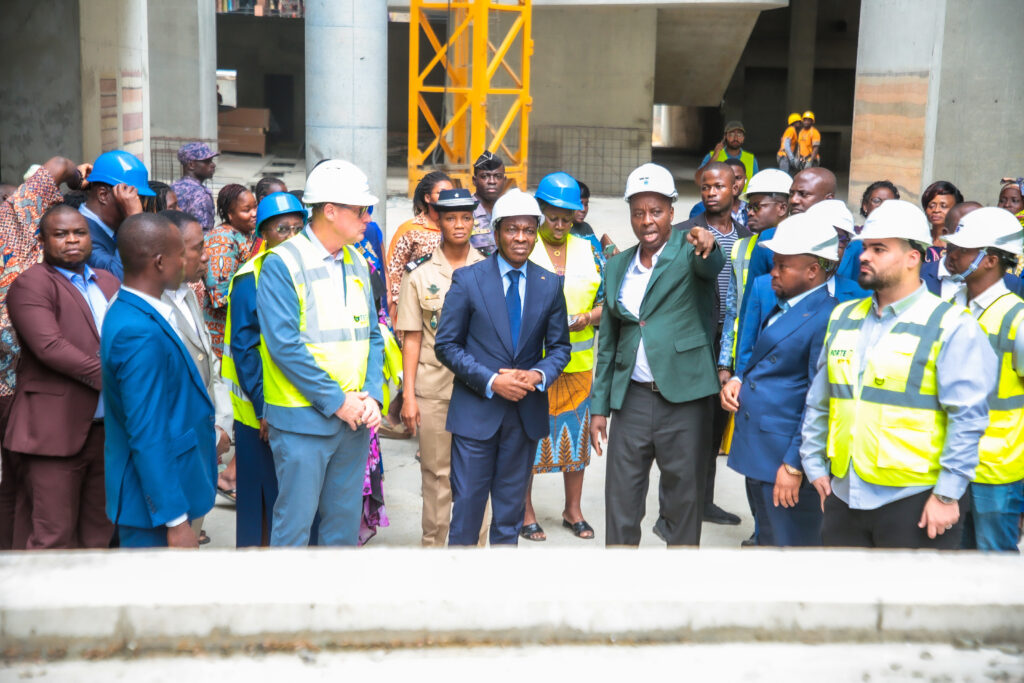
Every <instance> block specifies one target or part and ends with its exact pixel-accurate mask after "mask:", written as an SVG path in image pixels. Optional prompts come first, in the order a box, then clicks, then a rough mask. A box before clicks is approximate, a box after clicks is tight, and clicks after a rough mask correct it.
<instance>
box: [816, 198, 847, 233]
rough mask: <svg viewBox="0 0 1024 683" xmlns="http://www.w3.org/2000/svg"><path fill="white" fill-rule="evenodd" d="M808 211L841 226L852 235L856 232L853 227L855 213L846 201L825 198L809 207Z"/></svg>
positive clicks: (831, 223) (834, 226)
mask: <svg viewBox="0 0 1024 683" xmlns="http://www.w3.org/2000/svg"><path fill="white" fill-rule="evenodd" d="M806 213H809V214H812V215H814V216H815V217H817V218H819V219H820V220H823V221H825V222H826V223H828V224H829V225H831V226H832V227H833V228H839V229H840V230H842V231H843V232H848V233H850V234H851V235H854V234H856V232H857V231H856V230H854V229H853V214H852V213H850V210H849V209H848V208H846V202H843V201H842V200H839V199H823V200H822V201H820V202H818V203H817V204H814V205H812V206H811V208H809V209H807V211H806Z"/></svg>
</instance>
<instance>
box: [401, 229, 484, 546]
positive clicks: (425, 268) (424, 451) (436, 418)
mask: <svg viewBox="0 0 1024 683" xmlns="http://www.w3.org/2000/svg"><path fill="white" fill-rule="evenodd" d="M485 258H486V257H485V256H484V255H483V254H482V253H480V252H479V251H477V250H476V249H473V248H470V250H469V254H468V255H467V257H466V265H467V266H469V265H472V264H474V263H478V262H480V261H483V260H484V259H485ZM451 286H452V267H451V266H450V265H449V264H448V260H447V259H445V257H444V254H443V253H442V252H441V248H440V247H438V248H437V249H435V250H434V252H433V253H432V254H430V255H429V256H424V257H423V258H420V259H417V260H415V261H412V262H411V263H409V264H408V265H407V266H406V272H405V277H404V278H402V288H401V291H400V292H399V295H398V314H397V316H396V320H395V330H397V331H402V332H416V331H421V332H422V333H423V338H422V341H421V343H420V358H419V363H418V364H417V366H416V380H415V394H416V402H417V404H418V405H419V408H420V428H419V436H420V471H421V473H422V478H423V486H422V493H423V538H422V543H423V545H424V546H435V547H443V546H444V545H445V544H446V543H447V541H448V525H449V523H450V521H451V513H452V487H451V482H450V481H449V476H450V475H451V460H452V435H451V434H450V433H449V432H448V431H447V430H445V421H446V420H447V418H448V403H449V401H450V400H451V397H452V384H453V383H454V381H455V375H454V374H452V371H451V370H449V369H448V368H446V367H445V366H444V365H442V364H441V361H439V360H438V359H437V356H436V355H434V337H435V335H436V334H437V327H438V324H439V323H440V320H441V308H442V307H443V306H444V298H445V296H446V295H447V294H448V290H449V289H450V288H451ZM489 526H490V507H489V506H488V511H487V514H486V515H485V516H484V523H483V527H482V528H481V530H480V541H479V545H481V546H482V545H484V544H485V543H486V540H487V529H488V527H489Z"/></svg>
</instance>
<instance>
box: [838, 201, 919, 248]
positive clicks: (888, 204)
mask: <svg viewBox="0 0 1024 683" xmlns="http://www.w3.org/2000/svg"><path fill="white" fill-rule="evenodd" d="M889 238H898V239H904V240H909V241H911V242H917V243H918V244H919V245H920V246H921V247H924V248H928V247H930V246H931V245H932V231H931V228H930V227H929V226H928V219H927V218H926V217H925V215H924V211H922V210H921V209H920V207H918V205H917V204H911V203H910V202H907V201H903V200H902V199H886V200H885V201H884V202H882V203H881V204H880V205H879V206H878V208H877V209H875V210H874V211H872V212H871V214H870V215H869V216H868V219H867V220H866V221H865V222H864V228H863V229H862V230H861V231H860V234H859V235H856V236H854V238H853V239H855V240H884V239H889Z"/></svg>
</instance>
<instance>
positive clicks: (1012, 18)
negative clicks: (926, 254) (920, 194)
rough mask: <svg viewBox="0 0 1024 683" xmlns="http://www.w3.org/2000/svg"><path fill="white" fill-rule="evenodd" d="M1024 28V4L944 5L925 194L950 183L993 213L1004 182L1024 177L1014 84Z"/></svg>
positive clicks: (960, 1) (995, 0)
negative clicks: (934, 185)
mask: <svg viewBox="0 0 1024 683" xmlns="http://www.w3.org/2000/svg"><path fill="white" fill-rule="evenodd" d="M1021 27H1024V3H1022V2H1020V1H1019V0H971V1H970V2H968V1H967V0H946V23H945V29H944V31H943V34H942V57H941V62H940V67H941V72H940V73H939V74H938V83H937V85H938V92H937V93H936V96H935V98H934V101H930V102H929V105H930V107H934V109H935V114H934V118H935V128H934V134H933V135H931V136H930V137H929V138H928V139H929V141H930V142H931V149H930V151H929V150H927V148H926V154H925V161H926V164H927V163H928V162H929V161H930V164H929V165H928V166H926V169H925V171H926V173H925V177H924V178H923V179H922V180H923V182H924V185H925V186H927V184H928V183H930V182H931V181H934V180H949V181H952V182H953V183H954V184H955V185H956V186H957V187H958V188H960V190H961V191H962V192H963V194H964V197H966V198H968V199H972V200H975V201H979V202H981V203H982V204H986V205H994V204H995V203H996V201H997V199H998V197H999V179H1000V178H1001V177H1003V176H1010V175H1012V176H1014V177H1016V176H1019V175H1024V144H1022V143H1021V140H1020V134H1021V132H1022V130H1024V125H1022V120H1021V112H1024V88H1022V87H1021V85H1020V79H1019V78H1017V77H1016V75H1017V72H1018V71H1019V69H1020V65H1021V64H1024V41H1022V40H1021V35H1020V29H1021ZM932 78H933V83H935V74H933V76H932Z"/></svg>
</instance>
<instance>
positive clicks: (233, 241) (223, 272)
mask: <svg viewBox="0 0 1024 683" xmlns="http://www.w3.org/2000/svg"><path fill="white" fill-rule="evenodd" d="M217 213H218V214H219V215H220V219H221V220H222V221H223V223H222V224H221V225H219V226H217V227H216V228H214V229H213V230H211V231H210V232H208V233H206V238H205V242H204V248H205V250H206V255H207V257H208V258H209V263H208V264H207V268H206V280H205V285H206V292H205V295H204V296H203V298H202V299H201V301H202V303H203V317H204V318H205V319H206V327H207V328H208V329H209V330H210V337H212V339H213V350H214V353H216V354H217V358H220V357H221V355H223V353H224V324H225V323H226V321H227V314H228V287H229V286H230V285H231V278H233V277H234V276H235V273H236V272H238V269H239V268H241V267H242V264H243V263H245V262H246V261H248V260H249V257H250V256H252V254H253V249H254V247H255V244H256V197H255V195H253V193H252V192H250V191H249V190H248V189H247V188H245V187H244V186H242V185H238V184H237V183H232V184H230V185H225V186H224V187H222V188H221V190H220V193H219V194H218V195H217Z"/></svg>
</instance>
